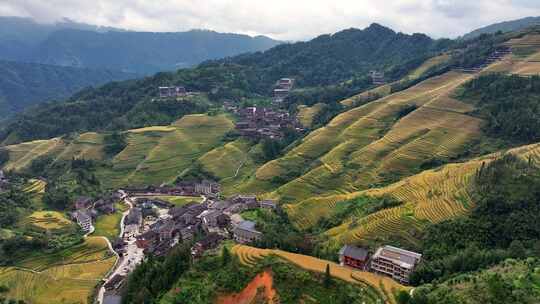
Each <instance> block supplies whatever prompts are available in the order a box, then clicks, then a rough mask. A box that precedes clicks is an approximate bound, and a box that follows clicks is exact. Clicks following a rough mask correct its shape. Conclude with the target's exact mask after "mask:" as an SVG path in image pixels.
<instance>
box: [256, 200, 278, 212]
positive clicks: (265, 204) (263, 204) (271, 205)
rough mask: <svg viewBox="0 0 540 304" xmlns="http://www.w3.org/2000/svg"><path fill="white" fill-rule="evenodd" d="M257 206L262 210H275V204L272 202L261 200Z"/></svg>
mask: <svg viewBox="0 0 540 304" xmlns="http://www.w3.org/2000/svg"><path fill="white" fill-rule="evenodd" d="M259 205H260V207H261V208H263V209H271V210H276V209H277V204H276V203H275V202H274V201H273V200H262V201H261V202H260V204H259Z"/></svg>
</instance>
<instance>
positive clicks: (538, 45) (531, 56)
mask: <svg viewBox="0 0 540 304" xmlns="http://www.w3.org/2000/svg"><path fill="white" fill-rule="evenodd" d="M505 44H506V45H507V46H508V47H510V48H511V49H512V53H513V54H512V55H511V56H507V57H506V58H505V59H504V60H503V61H501V62H499V63H497V64H494V65H492V66H491V67H490V68H488V69H486V70H485V71H484V72H486V73H487V72H503V73H511V74H520V75H536V74H540V33H538V34H535V33H532V34H527V35H525V36H523V37H521V38H516V39H511V40H509V41H508V42H506V43H505Z"/></svg>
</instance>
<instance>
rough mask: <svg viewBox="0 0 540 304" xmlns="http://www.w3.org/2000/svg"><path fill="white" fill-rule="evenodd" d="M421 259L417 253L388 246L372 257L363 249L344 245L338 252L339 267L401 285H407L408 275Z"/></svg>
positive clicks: (380, 248) (379, 249)
mask: <svg viewBox="0 0 540 304" xmlns="http://www.w3.org/2000/svg"><path fill="white" fill-rule="evenodd" d="M421 259H422V255H421V254H419V253H416V252H412V251H408V250H404V249H401V248H397V247H393V246H389V245H385V246H382V247H379V248H378V249H377V250H376V251H375V253H374V254H373V255H370V253H369V251H368V250H367V249H365V248H360V247H356V246H351V245H345V246H343V247H342V248H341V250H340V251H339V262H340V264H341V266H349V267H353V268H357V269H360V270H365V271H371V272H374V273H378V274H381V275H385V276H388V277H391V278H392V279H394V280H396V281H398V282H400V283H402V284H408V283H409V275H410V274H411V273H412V272H413V270H414V269H415V267H416V265H418V263H419V262H420V260H421Z"/></svg>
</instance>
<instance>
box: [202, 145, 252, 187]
mask: <svg viewBox="0 0 540 304" xmlns="http://www.w3.org/2000/svg"><path fill="white" fill-rule="evenodd" d="M261 153H262V152H261V146H260V145H258V144H254V143H252V142H250V141H248V140H245V139H242V138H239V139H237V140H235V141H232V142H229V143H226V144H225V145H223V146H218V147H216V148H215V149H213V150H211V151H209V152H208V153H206V154H204V155H203V156H202V157H200V158H199V159H198V160H197V163H198V164H200V165H201V166H202V167H203V168H204V170H205V171H207V172H209V173H211V174H212V175H213V176H215V177H217V178H218V179H219V180H220V183H221V188H222V191H223V192H224V194H225V195H232V194H235V193H237V192H238V191H239V190H238V187H240V186H241V185H242V184H243V183H244V182H246V181H247V180H248V179H249V177H250V176H251V175H252V174H253V173H254V172H255V170H256V169H257V168H258V167H259V166H260V165H261V163H260V161H259V159H260V158H261V156H260V155H261Z"/></svg>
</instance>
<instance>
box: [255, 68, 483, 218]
mask: <svg viewBox="0 0 540 304" xmlns="http://www.w3.org/2000/svg"><path fill="white" fill-rule="evenodd" d="M470 77H471V76H470V75H464V74H459V73H454V72H450V73H447V74H444V75H442V76H440V77H435V78H432V79H429V80H426V81H424V82H422V83H420V84H418V85H416V86H414V87H412V88H410V89H408V90H405V91H402V92H399V93H396V94H393V95H390V96H388V97H385V98H382V99H379V100H377V101H374V102H371V103H368V104H366V105H364V106H360V107H357V108H354V109H352V110H350V111H347V112H345V113H343V114H340V115H338V116H337V117H336V118H334V119H333V120H332V121H331V122H330V123H329V124H328V125H327V126H325V127H324V128H321V129H318V130H315V131H314V132H312V133H310V134H309V135H308V136H307V137H306V138H305V139H304V140H303V141H302V143H301V144H300V145H298V146H297V147H295V148H294V149H292V150H291V151H290V152H289V153H287V154H286V155H285V156H283V157H282V158H279V159H277V160H274V161H271V162H268V163H266V164H264V165H263V166H261V167H260V168H259V169H258V170H257V171H256V178H255V179H254V180H252V181H251V184H250V186H251V185H253V186H254V188H255V189H256V188H257V187H256V186H257V184H258V183H264V182H268V181H270V180H272V179H273V178H274V177H276V176H277V177H282V176H286V175H287V174H290V172H297V173H298V177H296V178H293V179H292V180H290V181H289V182H287V183H285V184H283V185H282V186H280V187H278V188H277V189H275V190H274V191H272V192H270V193H267V194H266V196H268V197H271V198H275V199H280V200H281V201H285V202H289V203H291V204H294V203H299V202H302V201H304V200H308V199H310V198H312V197H317V196H327V195H332V194H346V193H351V192H356V191H358V190H362V189H367V188H370V187H372V186H373V185H376V184H377V183H381V182H385V181H386V180H387V179H388V178H395V179H398V178H402V177H405V176H408V175H411V174H413V173H415V171H418V170H419V167H420V165H421V164H422V163H424V162H426V161H429V160H432V159H448V158H451V157H453V156H456V155H457V154H459V153H461V152H462V151H463V149H464V148H465V147H466V146H467V144H468V143H470V142H472V141H473V140H475V139H477V138H479V137H480V136H481V132H480V127H481V124H482V121H481V120H480V119H478V118H474V117H472V116H469V115H467V114H465V113H466V112H468V111H470V110H471V109H472V108H471V107H470V106H469V105H466V104H464V103H461V102H459V101H457V100H454V99H452V98H450V97H449V95H450V94H451V92H452V91H453V90H454V89H455V88H456V87H457V86H459V85H460V84H462V83H464V82H465V81H467V80H468V79H469V78H470ZM411 105H414V106H415V107H416V109H415V110H414V111H412V112H411V113H409V114H408V115H405V116H404V117H402V118H399V112H400V111H401V110H402V109H404V107H410V106H411ZM413 109H414V108H413ZM328 211H329V209H328V208H326V207H323V206H320V205H317V206H316V208H313V209H307V208H304V209H303V210H302V212H303V213H306V214H310V215H312V216H313V218H314V219H316V218H318V217H320V216H322V215H325V214H327V213H328ZM299 220H301V219H299Z"/></svg>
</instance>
